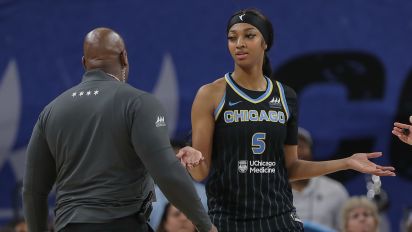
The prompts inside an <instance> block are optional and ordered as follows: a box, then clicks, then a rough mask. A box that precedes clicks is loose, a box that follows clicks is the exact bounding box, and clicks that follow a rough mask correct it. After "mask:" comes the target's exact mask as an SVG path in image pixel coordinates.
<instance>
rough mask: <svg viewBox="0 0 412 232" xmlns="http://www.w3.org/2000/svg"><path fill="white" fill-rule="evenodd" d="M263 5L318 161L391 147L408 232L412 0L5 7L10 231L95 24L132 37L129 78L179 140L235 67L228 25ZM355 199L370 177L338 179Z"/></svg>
mask: <svg viewBox="0 0 412 232" xmlns="http://www.w3.org/2000/svg"><path fill="white" fill-rule="evenodd" d="M245 7H255V8H258V9H261V10H262V11H263V12H264V13H265V14H266V15H267V16H268V17H269V19H270V20H271V21H272V22H273V25H274V28H275V31H276V36H275V44H274V47H273V48H272V50H271V51H270V53H269V56H270V58H271V61H272V64H273V67H274V72H275V76H276V78H277V79H279V80H280V81H282V82H284V83H286V84H288V85H290V86H291V87H293V88H294V89H296V91H297V92H298V95H299V107H300V116H299V123H300V125H301V126H303V127H305V128H307V129H308V130H310V131H311V132H312V134H313V138H314V140H315V148H314V151H315V158H316V159H318V160H325V159H334V158H339V157H345V156H348V155H350V154H352V153H354V152H372V151H382V152H383V153H384V157H382V158H379V159H377V160H376V162H378V163H379V164H383V165H394V166H395V167H396V168H397V177H385V178H382V187H383V189H385V191H386V192H387V194H388V196H389V200H390V208H389V210H388V211H387V214H388V215H389V218H390V220H391V224H392V229H393V231H398V229H399V228H398V227H399V221H400V219H401V216H402V212H403V209H404V208H405V207H406V206H407V205H412V198H411V197H410V195H411V193H412V147H410V146H407V145H404V144H402V143H400V142H398V141H397V140H396V138H394V137H393V136H392V135H391V129H392V124H393V121H395V120H401V121H403V122H406V121H407V117H408V116H409V115H412V71H411V70H412V69H411V68H412V53H411V51H412V43H411V41H412V26H411V25H412V15H411V14H410V12H412V2H411V1H408V0H398V1H393V0H392V1H391V0H389V1H388V0H376V1H357V0H347V1H323V0H311V1H298V0H291V1H257V0H252V1H234V0H232V1H182V0H175V1H132V0H122V1H108V0H100V1H93V0H91V1H80V0H72V1H64V0H62V1H51V0H37V1H29V0H20V1H12V0H0V35H1V37H0V38H1V41H0V112H1V113H0V225H1V224H4V223H6V222H7V221H9V220H10V219H11V218H13V217H14V216H15V215H19V214H20V215H21V212H20V210H21V208H20V207H21V199H20V197H19V194H20V193H19V192H20V186H19V183H20V181H21V179H22V176H23V173H24V162H25V161H24V160H25V149H26V146H27V143H28V140H29V138H30V135H31V132H32V128H33V126H34V123H35V121H36V120H37V117H38V115H39V113H40V112H41V110H42V109H43V107H44V106H45V105H46V104H48V103H49V102H50V101H51V100H52V99H53V98H55V97H56V96H58V95H59V94H60V93H62V92H63V91H64V90H66V89H67V88H70V87H72V86H74V85H76V84H77V83H79V81H80V79H81V76H82V73H83V68H82V64H81V57H82V43H83V38H84V36H85V34H86V33H87V32H88V31H90V30H91V29H93V28H95V27H100V26H105V27H110V28H113V29H114V30H116V31H117V32H119V34H121V35H122V36H123V37H124V39H125V42H126V46H127V50H128V55H129V62H130V77H129V83H130V84H131V85H133V86H135V87H138V88H141V89H143V90H146V91H148V92H152V93H154V94H155V95H156V96H157V97H158V98H159V99H160V100H161V101H162V103H163V104H164V106H165V107H166V109H167V111H168V114H169V120H170V122H169V125H171V126H170V134H171V135H172V136H173V137H176V138H185V137H186V136H187V133H188V131H189V130H190V108H191V104H192V101H193V99H194V96H195V94H196V91H197V89H198V88H199V87H200V86H202V85H203V84H205V83H208V82H211V81H213V80H215V79H217V78H219V77H222V76H223V75H224V73H226V72H228V71H232V68H233V61H232V59H231V57H230V55H229V53H228V51H227V40H226V34H225V29H226V23H227V20H228V18H229V16H230V15H232V14H233V13H234V12H235V11H237V10H239V9H241V8H245ZM332 177H334V178H336V179H339V180H341V181H342V182H344V184H345V185H346V187H347V188H348V190H349V192H350V193H351V194H352V195H359V194H366V192H367V189H366V182H365V176H364V175H362V174H359V173H355V172H350V171H347V172H340V173H337V174H334V175H332Z"/></svg>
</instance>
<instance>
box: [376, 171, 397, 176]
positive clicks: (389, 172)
mask: <svg viewBox="0 0 412 232" xmlns="http://www.w3.org/2000/svg"><path fill="white" fill-rule="evenodd" d="M371 174H373V175H376V176H396V174H395V173H394V172H392V171H383V170H375V171H373V172H371Z"/></svg>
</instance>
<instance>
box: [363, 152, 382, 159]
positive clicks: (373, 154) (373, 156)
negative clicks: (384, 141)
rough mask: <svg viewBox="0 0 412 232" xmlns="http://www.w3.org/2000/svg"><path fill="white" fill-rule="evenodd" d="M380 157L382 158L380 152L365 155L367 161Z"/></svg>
mask: <svg viewBox="0 0 412 232" xmlns="http://www.w3.org/2000/svg"><path fill="white" fill-rule="evenodd" d="M381 156H382V152H372V153H366V157H368V159H373V158H378V157H381Z"/></svg>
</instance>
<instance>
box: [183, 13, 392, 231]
mask: <svg viewBox="0 0 412 232" xmlns="http://www.w3.org/2000/svg"><path fill="white" fill-rule="evenodd" d="M227 41H228V48H229V52H230V54H231V56H232V58H233V60H234V63H235V64H234V70H233V72H230V73H227V74H226V75H225V76H224V77H221V78H219V79H217V80H216V81H214V82H213V83H210V84H206V85H205V86H203V87H201V88H200V89H199V91H198V93H197V95H196V98H195V100H194V103H193V106H192V130H193V135H192V136H193V137H192V139H193V147H194V148H196V149H198V150H200V151H201V152H202V154H203V155H204V157H205V160H204V161H203V162H201V163H200V164H199V165H198V166H196V167H192V168H189V169H188V170H189V172H190V173H191V175H192V177H193V178H194V179H196V180H198V181H200V180H203V179H205V178H206V177H207V176H208V175H209V174H210V176H209V179H208V181H207V184H206V191H207V196H208V206H209V215H210V217H211V219H212V222H213V223H214V224H215V225H216V226H217V228H218V229H219V231H248V232H253V231H256V232H258V231H283V232H284V231H303V228H302V222H301V220H300V219H299V218H298V217H297V216H296V213H295V208H294V207H293V200H292V192H291V188H290V185H289V179H291V180H297V179H305V178H311V177H315V176H320V175H324V174H327V173H331V172H335V171H339V170H344V169H349V168H351V169H355V170H358V171H361V172H365V173H372V174H375V175H379V176H391V175H394V173H393V172H392V171H393V170H394V169H393V168H392V167H382V166H378V165H376V164H374V163H372V162H370V161H369V158H375V157H379V156H381V153H358V154H354V155H352V156H351V157H349V158H345V159H341V160H333V161H324V162H311V161H302V160H298V158H297V99H296V93H295V92H294V91H293V89H291V88H289V87H288V86H285V85H283V84H281V83H279V82H277V81H272V80H270V79H269V78H268V76H270V74H271V69H270V63H269V60H268V58H267V55H266V52H267V51H269V49H270V48H271V46H272V41H273V29H272V24H271V22H270V21H269V20H268V19H267V18H266V17H265V16H264V15H262V14H261V13H260V12H259V11H257V10H253V9H246V10H242V11H239V12H237V13H236V14H234V15H233V16H231V18H230V19H229V22H228V24H227Z"/></svg>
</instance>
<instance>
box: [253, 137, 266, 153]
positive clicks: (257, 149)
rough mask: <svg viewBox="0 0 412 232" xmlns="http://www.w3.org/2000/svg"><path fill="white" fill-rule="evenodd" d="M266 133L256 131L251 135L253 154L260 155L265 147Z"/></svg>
mask: <svg viewBox="0 0 412 232" xmlns="http://www.w3.org/2000/svg"><path fill="white" fill-rule="evenodd" d="M265 139H266V133H262V132H257V133H255V134H254V135H253V136H252V151H253V154H255V155H260V154H263V152H265V149H266V143H265Z"/></svg>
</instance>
